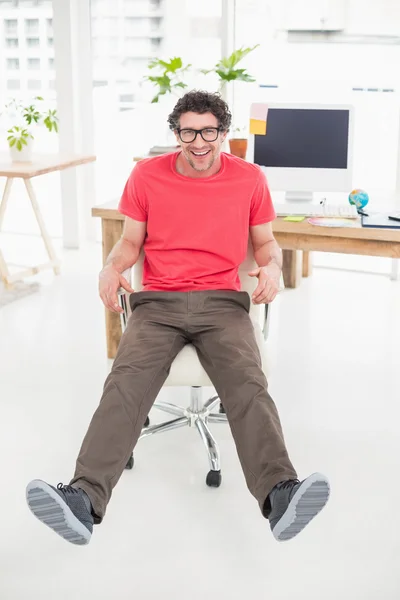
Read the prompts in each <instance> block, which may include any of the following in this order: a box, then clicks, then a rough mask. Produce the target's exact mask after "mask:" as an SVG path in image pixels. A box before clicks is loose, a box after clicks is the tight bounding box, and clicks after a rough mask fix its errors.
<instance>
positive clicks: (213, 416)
mask: <svg viewBox="0 0 400 600" xmlns="http://www.w3.org/2000/svg"><path fill="white" fill-rule="evenodd" d="M217 404H220V399H219V396H213V397H212V398H210V399H209V400H207V402H206V403H205V404H204V405H203V404H202V402H201V388H200V387H192V388H191V393H190V404H189V406H188V408H183V407H181V406H177V405H176V404H171V403H169V402H161V401H160V402H157V401H156V402H155V403H154V407H155V408H158V409H159V410H162V411H163V412H166V413H169V414H172V415H175V417H177V418H176V419H172V420H171V421H166V422H165V423H160V424H159V425H149V426H148V427H147V426H145V428H144V429H143V430H142V433H141V435H140V437H139V440H141V439H142V438H145V437H148V436H151V435H155V434H156V433H163V432H164V431H172V430H173V429H179V428H180V427H186V426H188V427H196V429H197V431H198V432H199V434H200V437H201V439H202V440H203V443H204V446H205V448H206V450H207V456H208V461H209V465H210V471H209V473H208V475H207V478H206V483H207V485H208V486H210V487H219V486H220V485H221V458H220V452H219V448H218V444H217V442H216V440H215V438H214V436H213V434H212V433H211V431H210V429H209V427H208V423H226V422H227V417H226V414H225V411H224V409H223V407H222V405H221V406H220V412H219V413H213V412H212V411H213V409H214V408H215V407H216V406H217ZM146 423H149V421H148V420H147V421H146ZM133 465H134V459H133V455H132V456H131V457H130V459H129V461H128V463H127V465H126V469H132V468H133Z"/></svg>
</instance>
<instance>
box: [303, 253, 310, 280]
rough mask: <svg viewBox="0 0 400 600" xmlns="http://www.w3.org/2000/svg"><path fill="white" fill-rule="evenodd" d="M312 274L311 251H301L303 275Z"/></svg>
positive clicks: (308, 275)
mask: <svg viewBox="0 0 400 600" xmlns="http://www.w3.org/2000/svg"><path fill="white" fill-rule="evenodd" d="M310 275H312V254H311V252H306V251H304V252H303V277H310Z"/></svg>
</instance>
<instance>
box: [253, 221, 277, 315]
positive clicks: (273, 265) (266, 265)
mask: <svg viewBox="0 0 400 600" xmlns="http://www.w3.org/2000/svg"><path fill="white" fill-rule="evenodd" d="M250 237H251V242H252V244H253V249H254V258H255V261H256V263H257V264H258V267H259V268H258V269H255V270H254V271H251V272H250V273H249V275H251V276H252V277H258V286H257V288H256V290H255V291H254V294H253V296H252V300H253V302H254V304H268V303H269V302H272V300H274V298H275V296H276V295H277V293H278V291H279V281H280V277H281V271H282V250H281V249H280V247H279V246H278V243H277V241H276V240H275V237H274V234H273V232H272V223H263V224H262V225H254V226H253V227H250Z"/></svg>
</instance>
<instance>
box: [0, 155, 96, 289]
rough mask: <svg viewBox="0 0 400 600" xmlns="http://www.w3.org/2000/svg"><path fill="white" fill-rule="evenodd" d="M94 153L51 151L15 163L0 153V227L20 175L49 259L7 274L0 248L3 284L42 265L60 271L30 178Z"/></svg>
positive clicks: (75, 163)
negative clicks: (0, 189) (2, 180)
mask: <svg viewBox="0 0 400 600" xmlns="http://www.w3.org/2000/svg"><path fill="white" fill-rule="evenodd" d="M95 160H96V157H95V156H82V155H69V156H64V155H61V154H52V155H47V156H37V157H36V158H35V160H34V161H32V162H29V163H22V162H21V163H18V162H12V161H11V159H10V157H9V156H8V155H0V177H6V178H7V181H6V185H5V188H4V193H3V197H2V200H1V204H0V231H1V227H2V224H3V219H4V215H5V212H6V208H7V203H8V200H9V197H10V192H11V187H12V183H13V181H14V179H17V178H20V179H23V181H24V184H25V187H26V191H27V193H28V196H29V200H30V202H31V204H32V208H33V212H34V214H35V217H36V220H37V223H38V225H39V229H40V233H41V235H42V238H43V241H44V245H45V247H46V250H47V254H48V256H49V259H50V260H49V262H47V263H44V264H42V265H38V266H36V267H30V268H27V269H26V270H24V271H21V272H20V273H17V274H15V275H10V273H9V271H8V267H7V264H6V262H5V260H4V257H3V254H2V252H1V250H0V278H1V279H2V280H3V282H4V284H5V286H6V287H11V286H12V284H13V283H14V282H15V281H18V280H20V279H23V278H24V277H28V276H29V275H34V274H36V273H38V272H39V271H42V270H43V269H49V268H51V269H53V270H54V273H55V274H56V275H58V274H59V272H60V267H59V262H58V260H57V256H56V253H55V250H54V247H53V244H52V241H51V238H50V236H49V234H48V233H47V229H46V226H45V223H44V220H43V216H42V214H41V212H40V208H39V204H38V201H37V199H36V195H35V192H34V189H33V186H32V182H31V179H32V178H33V177H38V176H39V175H45V174H46V173H53V172H54V171H63V170H64V169H70V168H71V167H77V166H78V165H84V164H87V163H91V162H94V161H95Z"/></svg>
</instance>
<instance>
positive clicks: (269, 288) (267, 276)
mask: <svg viewBox="0 0 400 600" xmlns="http://www.w3.org/2000/svg"><path fill="white" fill-rule="evenodd" d="M249 275H250V277H258V286H257V288H256V289H255V290H254V293H253V295H252V297H251V299H252V302H253V304H269V303H270V302H272V301H273V300H274V299H275V297H276V295H277V293H278V292H279V281H280V277H281V270H280V268H279V267H278V265H275V264H271V265H268V266H267V267H258V268H257V269H254V271H250V272H249Z"/></svg>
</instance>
